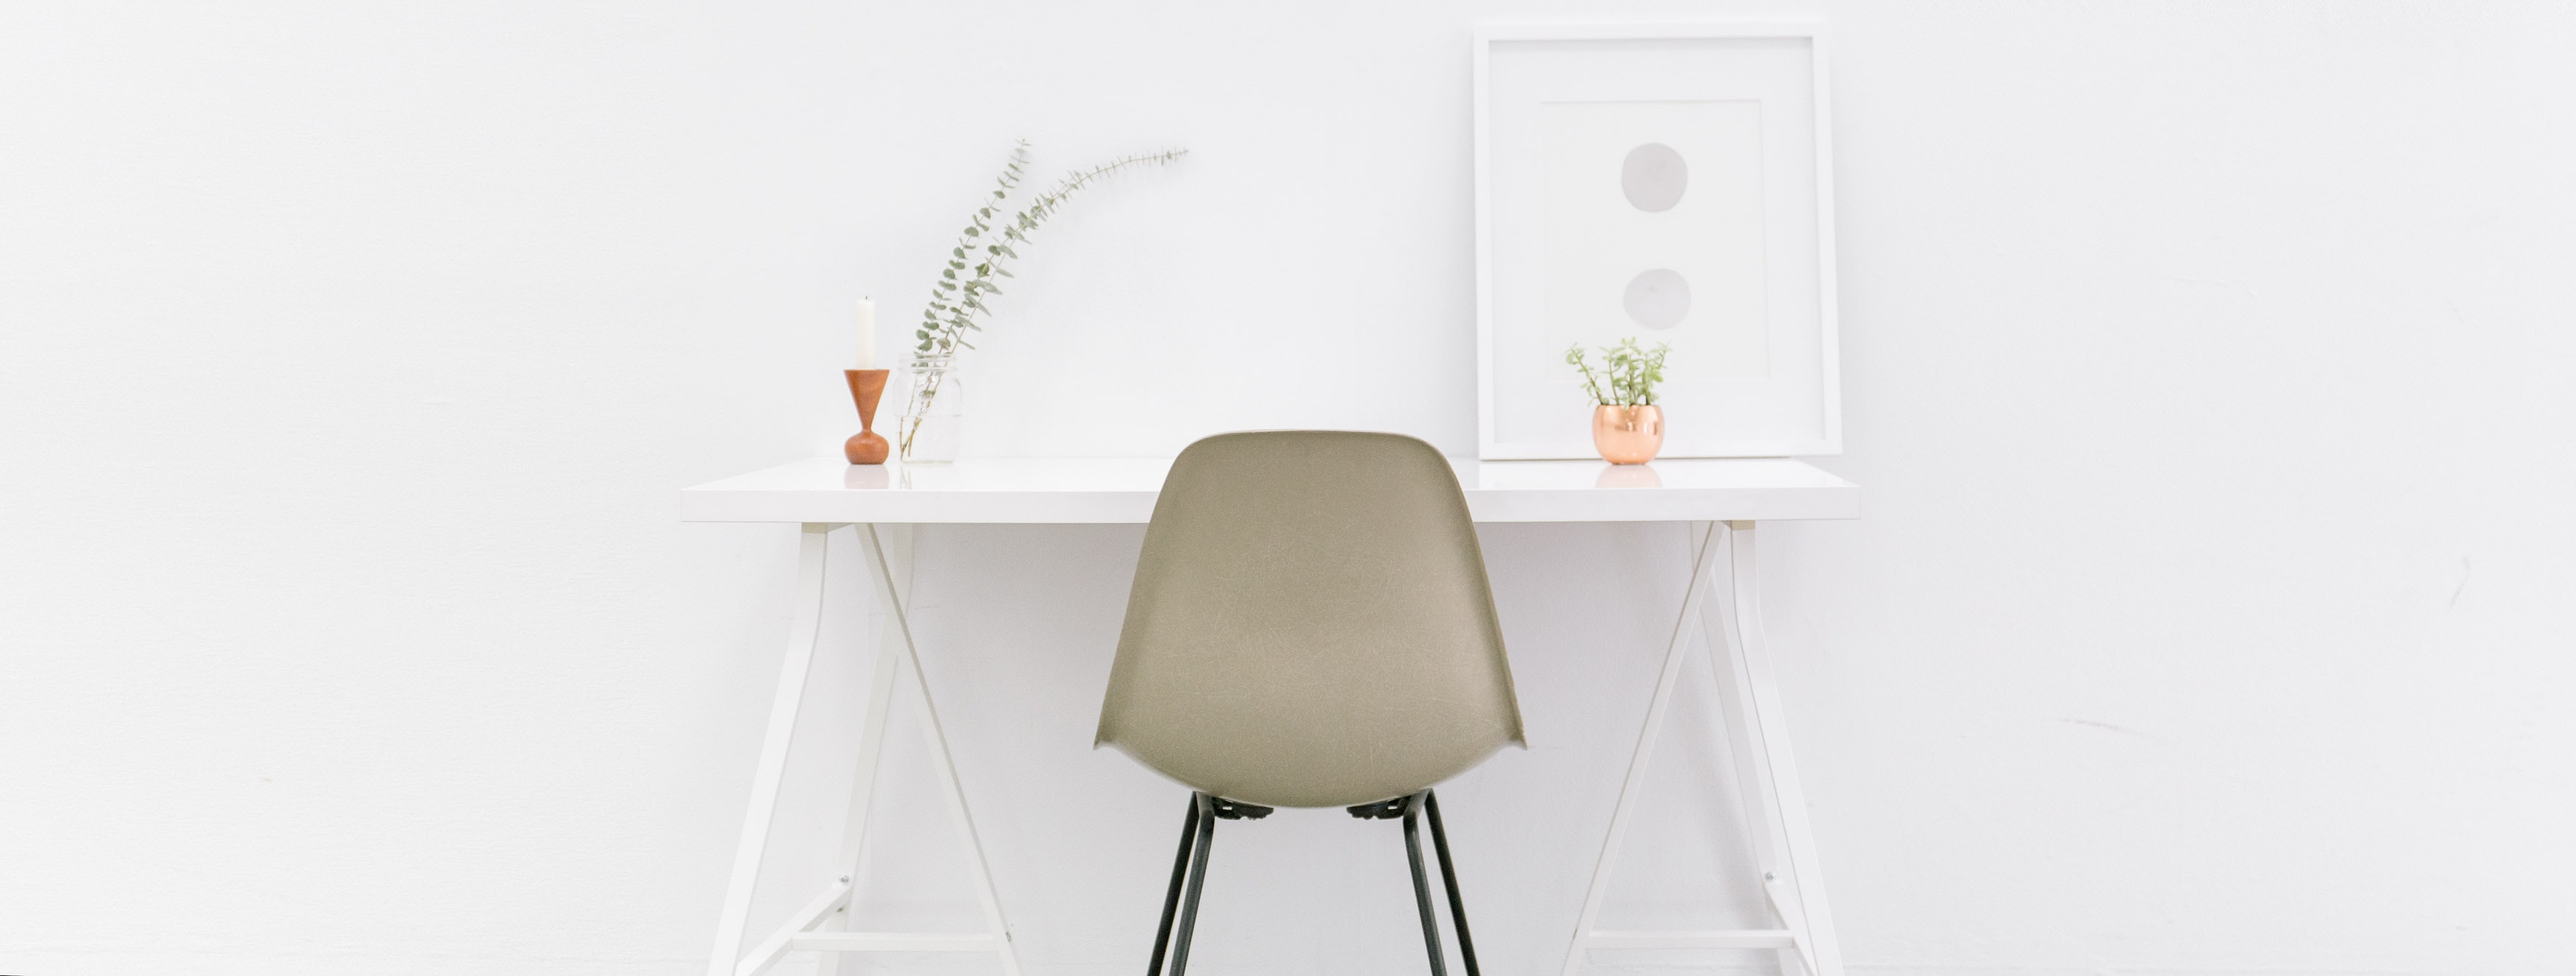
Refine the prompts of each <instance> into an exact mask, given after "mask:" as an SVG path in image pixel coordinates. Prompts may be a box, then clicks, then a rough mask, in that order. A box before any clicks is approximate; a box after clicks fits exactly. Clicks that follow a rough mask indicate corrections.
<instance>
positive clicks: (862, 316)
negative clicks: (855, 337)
mask: <svg viewBox="0 0 2576 976" xmlns="http://www.w3.org/2000/svg"><path fill="white" fill-rule="evenodd" d="M876 366H877V303H875V302H872V301H869V300H867V299H864V298H862V299H859V368H860V369H875V368H876Z"/></svg>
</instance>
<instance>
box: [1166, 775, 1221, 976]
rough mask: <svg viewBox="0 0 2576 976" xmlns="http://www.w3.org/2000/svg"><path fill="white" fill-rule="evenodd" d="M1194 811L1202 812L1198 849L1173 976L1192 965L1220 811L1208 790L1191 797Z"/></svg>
mask: <svg viewBox="0 0 2576 976" xmlns="http://www.w3.org/2000/svg"><path fill="white" fill-rule="evenodd" d="M1190 810H1191V812H1193V813H1195V814H1197V815H1198V821H1199V842H1198V850H1196V851H1195V852H1193V853H1192V854H1191V855H1190V884H1189V890H1188V892H1187V893H1186V894H1185V895H1184V896H1183V898H1182V899H1181V932H1180V937H1179V938H1178V939H1176V940H1174V941H1173V943H1172V976H1181V974H1182V973H1183V972H1184V971H1186V970H1188V969H1189V965H1190V933H1191V932H1192V931H1193V930H1195V929H1197V928H1198V924H1199V886H1201V885H1203V884H1206V883H1207V864H1208V848H1209V847H1210V846H1211V845H1213V844H1215V843H1216V810H1215V808H1214V807H1213V806H1212V804H1211V801H1210V800H1209V798H1208V795H1207V794H1205V793H1199V794H1194V795H1192V796H1191V797H1190Z"/></svg>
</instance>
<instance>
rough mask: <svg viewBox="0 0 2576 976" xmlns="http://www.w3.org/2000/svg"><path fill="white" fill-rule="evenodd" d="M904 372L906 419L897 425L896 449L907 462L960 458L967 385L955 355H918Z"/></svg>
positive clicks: (904, 415) (904, 417)
mask: <svg viewBox="0 0 2576 976" xmlns="http://www.w3.org/2000/svg"><path fill="white" fill-rule="evenodd" d="M903 374H904V397H903V419H902V420H901V422H899V423H898V424H897V425H896V426H895V452H896V453H897V454H899V455H901V456H902V458H903V462H904V463H905V464H944V463H947V462H950V461H954V460H957V446H958V442H959V440H960V437H959V435H960V434H962V433H963V431H962V429H961V427H962V425H963V423H964V421H965V419H966V388H965V384H963V383H962V382H960V381H959V379H958V370H957V356H956V354H955V353H943V354H936V355H922V356H915V357H913V359H912V362H911V363H909V364H907V365H906V366H905V367H904V368H903Z"/></svg>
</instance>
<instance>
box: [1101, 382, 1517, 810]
mask: <svg viewBox="0 0 2576 976" xmlns="http://www.w3.org/2000/svg"><path fill="white" fill-rule="evenodd" d="M1521 741H1522V739H1521V718H1520V706H1519V704H1518V702H1517V701H1516V700H1515V699H1514V697H1513V694H1512V677H1511V668H1510V664H1509V662H1508V661H1506V660H1505V659H1504V656H1503V637H1502V626H1501V623H1500V621H1498V620H1497V619H1496V618H1495V616H1494V598H1493V593H1492V591H1491V589H1490V588H1489V587H1488V586H1487V585H1486V582H1485V560H1484V554H1483V553H1482V551H1481V550H1479V549H1478V548H1477V545H1476V528H1475V523H1474V521H1473V520H1472V519H1470V518H1469V517H1468V514H1467V499H1466V496H1465V495H1464V494H1462V493H1460V492H1459V490H1458V479H1457V475H1456V474H1455V473H1453V472H1452V471H1451V470H1450V469H1449V463H1448V461H1447V459H1445V458H1443V457H1441V455H1440V452H1439V451H1438V450H1436V449H1434V448H1432V446H1431V445H1429V444H1426V443H1423V442H1422V441H1420V440H1416V439H1414V438H1411V437H1404V436H1400V435H1396V434H1369V433H1356V432H1347V431H1263V432H1256V433H1243V434H1221V435H1218V436H1215V437H1210V438H1208V439H1206V440H1202V441H1199V442H1198V443H1196V444H1192V445H1190V447H1189V449H1188V450H1185V451H1182V452H1181V456H1180V457H1179V458H1177V459H1175V460H1174V461H1173V462H1172V470H1171V474H1170V475H1169V476H1167V477H1166V478H1165V479H1164V481H1163V493H1162V497H1161V499H1160V500H1158V501H1157V502H1155V504H1154V521H1153V523H1152V524H1151V525H1150V526H1148V527H1147V528H1146V530H1145V548H1144V554H1143V556H1142V557H1141V558H1140V559H1139V560H1138V561H1137V564H1136V582H1135V585H1134V587H1133V588H1132V589H1131V590H1130V591H1129V592H1128V596H1127V622H1126V627H1125V629H1124V630H1123V631H1122V632H1121V633H1120V634H1119V637H1118V660H1117V663H1116V664H1115V665H1114V666H1113V667H1112V668H1111V669H1110V673H1109V694H1108V697H1107V700H1106V701H1104V702H1103V703H1102V705H1101V709H1100V734H1099V738H1098V740H1097V743H1098V744H1105V745H1111V746H1116V747H1117V748H1119V749H1120V750H1122V751H1124V752H1126V753H1127V754H1128V755H1131V756H1134V757H1135V758H1136V759H1137V760H1138V761H1140V762H1143V763H1144V764H1145V765H1147V766H1151V767H1153V768H1154V769H1157V770H1160V771H1161V772H1162V773H1163V774H1165V775H1167V776H1170V777H1172V778H1174V779H1177V780H1180V781H1181V782H1182V783H1185V784H1187V785H1189V786H1191V787H1192V788H1195V789H1198V790H1201V791H1204V792H1207V793H1211V794H1214V795H1217V796H1220V797H1225V798H1227V799H1233V800H1240V801H1243V802H1247V803H1257V804H1261V805H1264V806H1287V807H1323V806H1353V805H1357V804H1361V803H1368V802H1372V801H1376V800H1384V799H1388V798H1391V797H1396V796H1402V795H1405V794H1408V793H1412V792H1415V791H1417V790H1421V789H1423V788H1425V787H1428V786H1431V785H1433V784H1435V783H1438V782H1440V781H1442V780H1445V779H1448V778H1449V777H1451V776H1455V775H1457V774H1459V773H1461V772H1464V771H1466V770H1467V769H1468V768H1470V767H1472V766H1474V765H1476V764H1477V763H1478V762H1480V761H1482V760H1484V758H1485V757H1486V756H1489V755H1492V754H1493V752H1494V751H1495V750H1497V749H1500V748H1502V747H1503V746H1504V745H1507V744H1514V743H1520V742H1521Z"/></svg>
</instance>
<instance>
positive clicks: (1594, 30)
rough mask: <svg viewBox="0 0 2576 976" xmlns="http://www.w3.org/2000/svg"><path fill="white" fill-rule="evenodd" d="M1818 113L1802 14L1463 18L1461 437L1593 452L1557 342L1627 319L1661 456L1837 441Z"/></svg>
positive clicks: (1616, 335) (1491, 455) (1611, 332)
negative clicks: (1468, 428)
mask: <svg viewBox="0 0 2576 976" xmlns="http://www.w3.org/2000/svg"><path fill="white" fill-rule="evenodd" d="M1826 119H1827V113H1826V99H1825V44H1824V37H1823V36H1822V28H1821V25H1817V24H1803V23H1800V24H1705V23H1701V24H1599V25H1582V24H1545V25H1502V24H1489V25H1484V26H1481V27H1479V28H1478V29H1477V31H1476V369H1477V384H1476V398H1477V441H1478V447H1479V453H1480V456H1482V457H1484V458H1487V459H1510V458H1588V457H1594V456H1596V455H1595V454H1594V452H1593V448H1592V441H1591V419H1592V408H1591V404H1590V401H1588V400H1587V399H1586V398H1585V396H1584V393H1583V390H1582V386H1581V384H1580V381H1579V379H1578V377H1577V376H1576V374H1575V371H1574V369H1573V367H1570V366H1568V365H1566V363H1565V351H1566V348H1567V347H1569V346H1574V345H1581V346H1583V347H1584V348H1586V349H1592V348H1594V347H1598V346H1604V345H1609V344H1613V343H1616V342H1618V341H1620V340H1622V339H1627V338H1632V337H1633V338H1635V339H1636V340H1638V341H1639V342H1640V343H1642V344H1644V345H1646V346H1648V347H1652V346H1654V345H1656V344H1658V343H1664V344H1669V345H1670V346H1671V347H1672V354H1671V356H1670V358H1669V359H1668V360H1667V361H1666V367H1665V379H1664V383H1663V385H1662V388H1661V391H1662V392H1661V395H1660V396H1659V398H1658V400H1657V402H1658V403H1659V404H1661V405H1662V407H1663V411H1664V423H1665V429H1666V439H1665V442H1664V450H1663V456H1665V457H1780V456H1787V455H1799V454H1807V455H1813V454H1839V453H1841V452H1842V408H1841V402H1840V396H1841V394H1840V388H1839V385H1838V383H1837V380H1836V376H1835V374H1836V371H1837V370H1836V363H1835V349H1834V342H1835V340H1834V238H1833V193H1832V187H1833V182H1832V180H1831V178H1830V177H1831V167H1830V166H1829V165H1828V163H1829V160H1830V154H1829V152H1828V149H1829V145H1830V144H1829V142H1828V139H1827V131H1826V130H1827V126H1826ZM1596 358H1597V357H1596Z"/></svg>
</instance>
